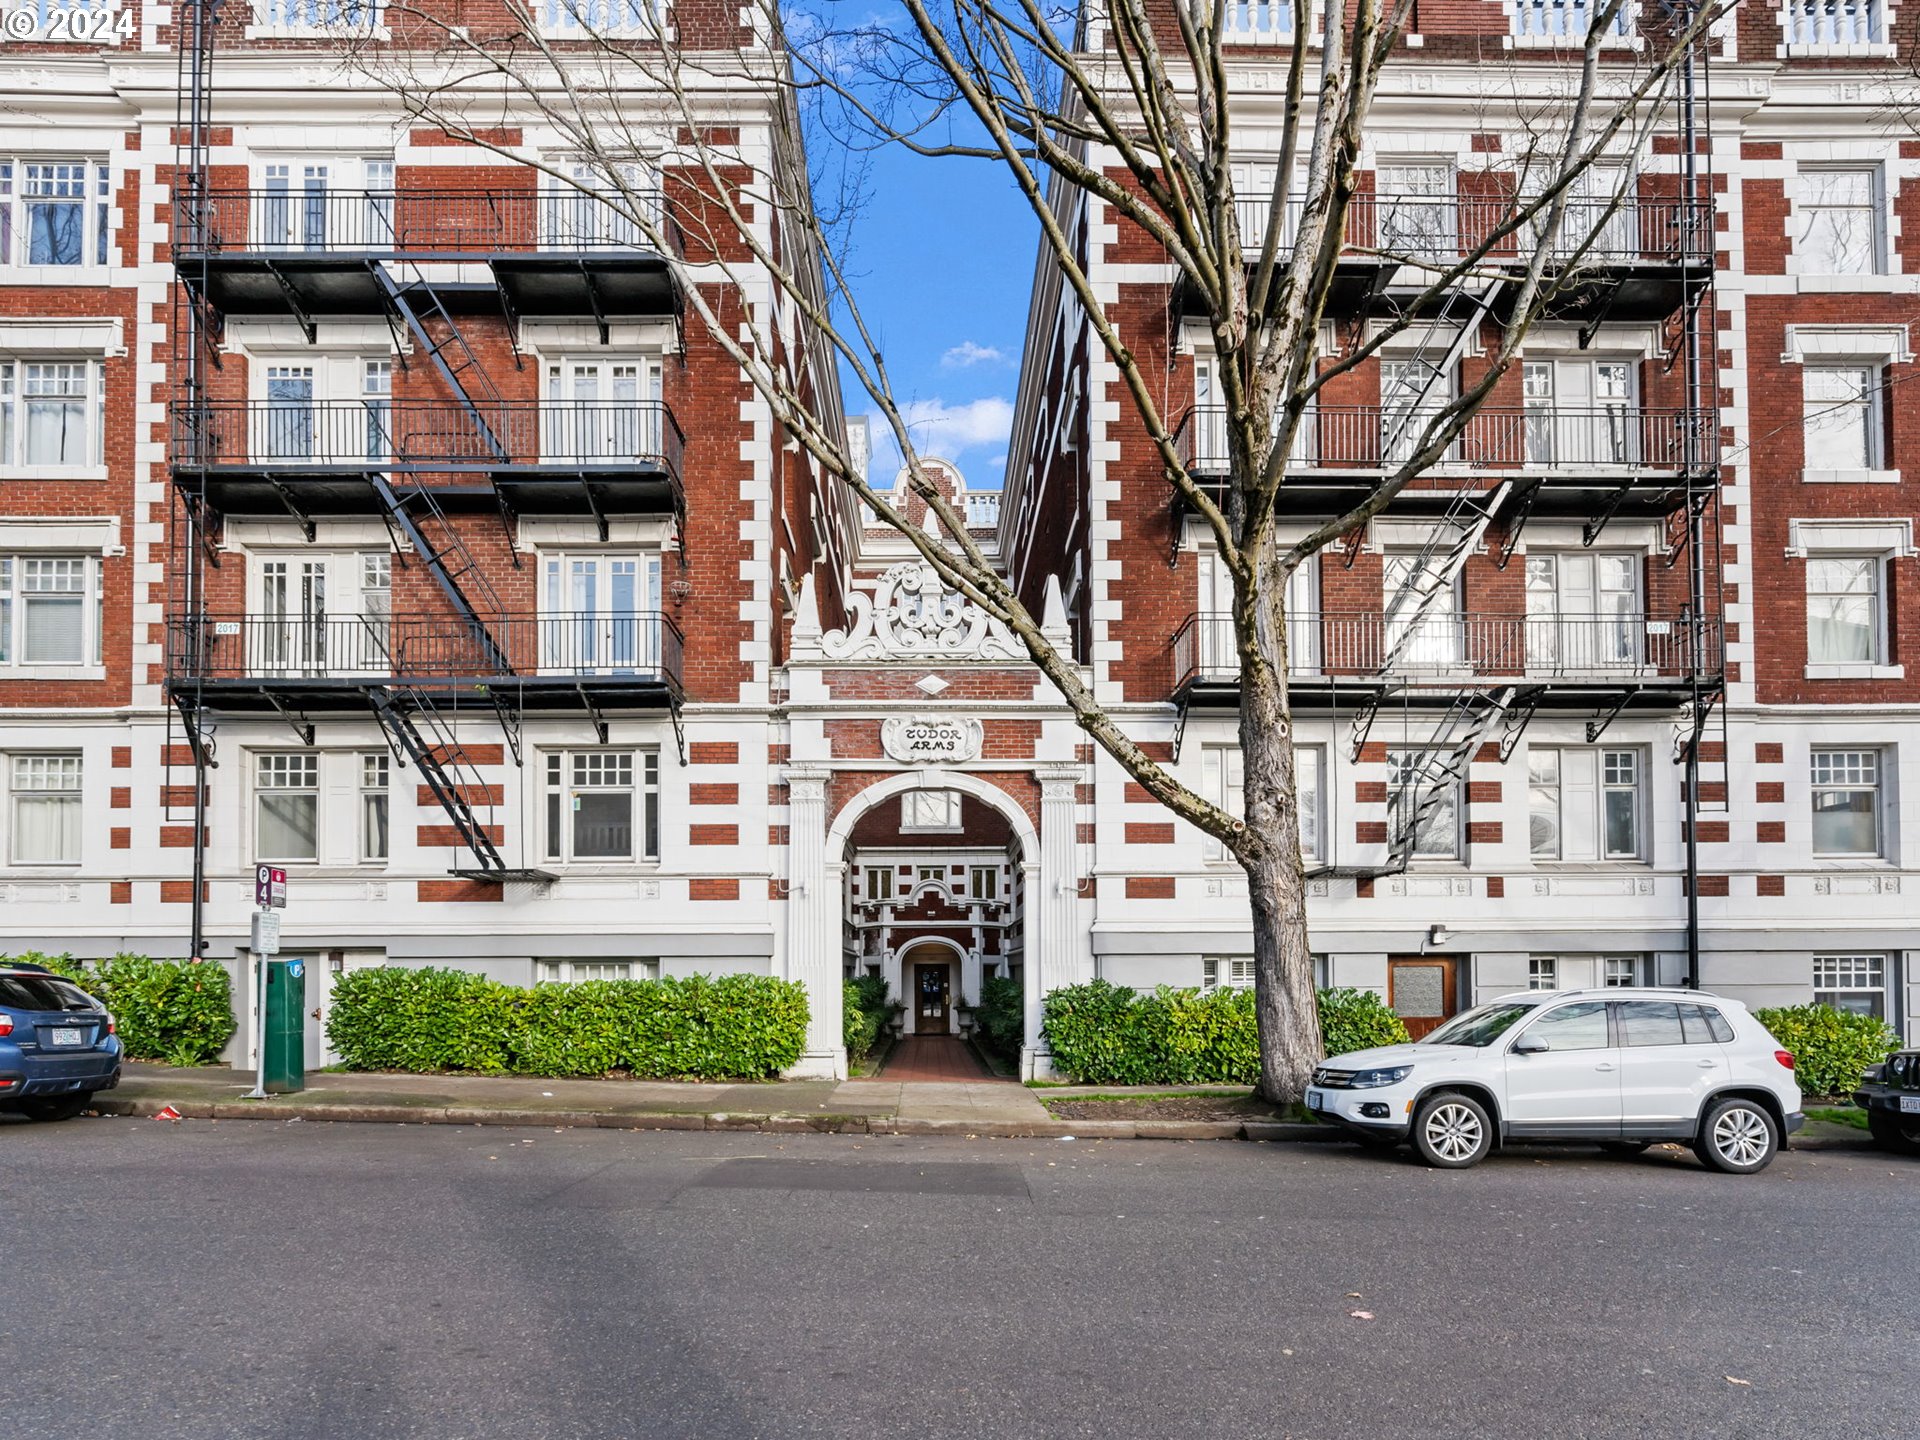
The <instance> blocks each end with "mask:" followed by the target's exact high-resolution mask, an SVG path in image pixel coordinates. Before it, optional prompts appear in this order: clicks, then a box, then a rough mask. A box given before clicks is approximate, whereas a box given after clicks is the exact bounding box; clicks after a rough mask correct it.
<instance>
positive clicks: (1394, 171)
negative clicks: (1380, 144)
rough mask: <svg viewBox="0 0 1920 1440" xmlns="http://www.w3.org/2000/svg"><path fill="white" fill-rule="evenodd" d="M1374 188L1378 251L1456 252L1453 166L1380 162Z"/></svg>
mask: <svg viewBox="0 0 1920 1440" xmlns="http://www.w3.org/2000/svg"><path fill="white" fill-rule="evenodd" d="M1374 192H1375V200H1374V205H1375V207H1376V214H1377V215H1378V221H1377V230H1378V233H1377V236H1376V238H1377V240H1378V242H1379V245H1380V248H1381V249H1382V250H1387V251H1391V252H1393V253H1394V254H1398V255H1408V256H1413V257H1415V258H1431V257H1433V256H1436V255H1453V254H1454V253H1456V250H1457V240H1458V230H1457V226H1456V224H1455V214H1454V211H1455V204H1456V198H1455V191H1454V183H1453V166H1451V165H1449V164H1446V163H1445V162H1443V161H1437V160H1435V161H1406V160H1402V161H1394V162H1389V161H1385V160H1383V161H1382V162H1381V163H1380V164H1379V165H1378V166H1377V167H1376V168H1375V171H1374ZM1384 383H1385V381H1384V366H1383V376H1382V384H1383V387H1384Z"/></svg>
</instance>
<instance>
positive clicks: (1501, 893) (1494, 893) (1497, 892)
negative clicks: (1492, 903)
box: [1487, 875, 1507, 900]
mask: <svg viewBox="0 0 1920 1440" xmlns="http://www.w3.org/2000/svg"><path fill="white" fill-rule="evenodd" d="M1506 894H1507V877H1506V876H1504V875H1489V876H1488V877H1487V898H1488V899H1489V900H1504V899H1505V898H1506Z"/></svg>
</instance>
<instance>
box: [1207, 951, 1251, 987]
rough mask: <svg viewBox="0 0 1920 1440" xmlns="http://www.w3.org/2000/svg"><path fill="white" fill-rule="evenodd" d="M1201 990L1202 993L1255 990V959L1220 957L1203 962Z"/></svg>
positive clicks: (1211, 957)
mask: <svg viewBox="0 0 1920 1440" xmlns="http://www.w3.org/2000/svg"><path fill="white" fill-rule="evenodd" d="M1200 988H1201V990H1202V991H1211V990H1251V989H1253V957H1252V956H1251V955H1220V956H1209V957H1208V958H1206V959H1204V960H1202V961H1201V962H1200Z"/></svg>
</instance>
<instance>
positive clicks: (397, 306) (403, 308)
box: [371, 261, 510, 464]
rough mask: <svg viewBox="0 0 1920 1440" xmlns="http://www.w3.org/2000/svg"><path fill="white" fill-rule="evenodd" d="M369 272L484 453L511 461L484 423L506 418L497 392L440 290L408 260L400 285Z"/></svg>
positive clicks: (381, 269)
mask: <svg viewBox="0 0 1920 1440" xmlns="http://www.w3.org/2000/svg"><path fill="white" fill-rule="evenodd" d="M371 268H372V270H373V274H374V277H375V279H376V280H377V281H378V282H379V285H380V288H381V290H382V291H383V292H384V293H385V295H386V297H387V303H388V304H389V305H390V306H392V308H393V312H394V314H396V315H398V316H399V317H400V319H401V320H402V322H404V323H405V325H406V327H407V329H408V330H409V331H411V332H412V334H413V338H414V339H415V341H417V342H418V343H419V345H420V347H421V348H422V349H423V350H425V351H426V355H427V359H428V360H429V361H430V362H432V365H433V368H434V369H435V370H437V371H439V372H440V378H441V379H442V380H444V381H445V382H446V384H447V388H448V389H449V390H451V391H452V392H453V395H454V398H455V399H457V400H458V401H459V402H460V405H461V407H462V408H463V409H464V410H465V411H466V412H467V418H468V419H469V420H471V421H472V422H473V429H474V434H475V436H476V437H478V439H479V441H480V443H481V444H482V445H483V446H484V447H485V449H486V452H487V453H488V454H489V455H491V456H492V457H493V458H494V459H495V460H496V461H499V462H500V463H502V464H504V463H506V461H507V460H508V459H509V458H510V457H509V452H508V449H507V445H506V442H505V441H504V440H503V439H502V437H501V435H500V433H499V430H498V429H497V428H496V426H495V425H493V424H489V423H488V416H489V415H491V416H493V417H494V418H495V420H500V419H501V418H502V417H503V416H504V414H505V411H504V409H503V406H502V402H501V398H500V392H499V391H498V390H497V389H495V388H494V384H493V381H492V380H491V379H490V378H488V375H487V372H486V367H484V366H483V365H481V363H480V357H479V356H477V355H475V354H474V353H473V347H472V346H471V345H469V344H468V343H467V337H466V336H465V335H464V334H462V333H461V331H460V326H459V325H458V324H457V323H456V322H455V320H454V318H453V313H452V312H451V311H450V310H448V309H447V307H446V305H445V303H444V302H442V300H441V299H440V292H439V291H438V290H437V289H436V288H435V287H434V286H433V285H432V284H430V283H429V282H428V281H427V279H426V277H425V276H424V275H422V274H421V273H420V268H419V266H417V265H415V264H413V263H412V262H411V261H405V262H400V268H401V269H403V270H404V271H405V272H406V278H405V280H404V282H403V281H400V280H396V279H395V278H394V276H393V274H392V272H391V271H390V270H389V269H388V268H387V266H386V265H384V264H380V263H375V264H374V265H372V267H371ZM429 320H432V321H433V322H434V324H435V327H436V328H438V330H439V331H440V333H439V335H438V336H437V337H436V336H435V335H434V333H433V329H432V328H429V326H428V325H427V321H429Z"/></svg>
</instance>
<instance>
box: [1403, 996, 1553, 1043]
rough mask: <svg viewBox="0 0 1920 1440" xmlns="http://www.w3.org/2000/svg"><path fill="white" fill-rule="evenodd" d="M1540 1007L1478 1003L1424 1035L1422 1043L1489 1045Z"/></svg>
mask: <svg viewBox="0 0 1920 1440" xmlns="http://www.w3.org/2000/svg"><path fill="white" fill-rule="evenodd" d="M1539 1008H1540V1007H1539V1006H1537V1005H1482V1006H1481V1007H1480V1008H1479V1009H1478V1010H1469V1011H1467V1013H1466V1014H1464V1015H1458V1016H1455V1017H1454V1018H1453V1019H1451V1020H1449V1021H1448V1022H1447V1023H1446V1024H1444V1025H1442V1026H1441V1027H1440V1028H1439V1029H1438V1030H1435V1031H1434V1032H1433V1033H1432V1034H1430V1035H1428V1036H1427V1037H1426V1038H1425V1039H1424V1040H1422V1041H1421V1042H1420V1043H1421V1044H1422V1045H1471V1046H1473V1047H1474V1048H1476V1049H1479V1048H1482V1047H1484V1046H1488V1045H1491V1044H1492V1043H1493V1042H1494V1041H1496V1040H1498V1039H1499V1038H1500V1037H1501V1036H1502V1035H1504V1034H1506V1033H1507V1031H1509V1030H1511V1029H1512V1028H1513V1027H1514V1026H1515V1025H1517V1024H1519V1023H1520V1021H1521V1020H1522V1019H1523V1018H1524V1017H1525V1016H1528V1015H1531V1014H1532V1013H1533V1012H1534V1011H1535V1010H1537V1009H1539Z"/></svg>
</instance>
